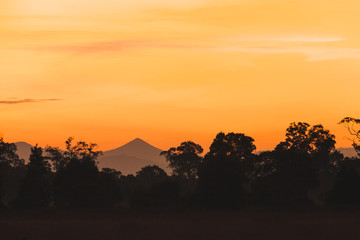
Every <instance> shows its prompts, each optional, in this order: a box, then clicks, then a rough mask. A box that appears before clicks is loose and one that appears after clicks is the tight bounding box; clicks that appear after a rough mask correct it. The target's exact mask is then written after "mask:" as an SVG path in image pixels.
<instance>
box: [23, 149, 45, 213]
mask: <svg viewBox="0 0 360 240" xmlns="http://www.w3.org/2000/svg"><path fill="white" fill-rule="evenodd" d="M50 172H51V169H50V164H49V162H48V161H47V159H46V158H45V157H44V156H43V149H42V148H41V147H38V146H37V145H36V146H35V147H33V148H31V155H30V159H29V163H28V165H27V173H26V176H25V179H24V180H23V184H22V185H21V187H20V192H19V196H18V199H17V203H18V204H19V205H20V206H21V207H25V208H39V207H47V206H48V204H49V203H50V197H51V195H50V183H49V180H50Z"/></svg>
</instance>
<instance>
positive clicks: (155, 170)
mask: <svg viewBox="0 0 360 240" xmlns="http://www.w3.org/2000/svg"><path fill="white" fill-rule="evenodd" d="M136 177H137V178H139V179H140V180H141V181H143V182H145V183H146V184H149V185H151V184H153V183H155V182H159V181H162V180H164V179H166V178H167V177H168V175H167V174H166V172H165V171H164V170H163V169H161V168H160V167H158V166H156V165H153V166H150V165H149V166H145V167H143V168H141V170H140V171H138V172H137V173H136Z"/></svg>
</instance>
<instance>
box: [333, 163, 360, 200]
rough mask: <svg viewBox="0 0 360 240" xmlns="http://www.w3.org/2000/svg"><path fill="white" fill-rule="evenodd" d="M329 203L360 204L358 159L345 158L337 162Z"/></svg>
mask: <svg viewBox="0 0 360 240" xmlns="http://www.w3.org/2000/svg"><path fill="white" fill-rule="evenodd" d="M328 200H329V202H330V203H338V204H360V159H358V158H346V159H345V160H343V161H341V162H340V163H339V170H338V172H337V174H336V181H335V183H334V186H333V189H332V191H331V192H330V196H329V199H328Z"/></svg>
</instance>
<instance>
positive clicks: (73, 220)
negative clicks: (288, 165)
mask: <svg viewBox="0 0 360 240" xmlns="http://www.w3.org/2000/svg"><path fill="white" fill-rule="evenodd" d="M359 220H360V213H358V212H349V211H347V212H321V213H320V212H317V213H299V212H296V213H293V212H292V213H287V212H272V213H249V212H236V213H231V212H205V213H204V212H202V213H161V214H150V213H147V214H138V213H132V214H129V213H126V214H111V215H106V216H105V215H101V216H99V215H98V216H96V215H91V214H87V216H84V215H83V216H81V217H80V216H76V217H74V216H72V217H70V216H69V215H66V216H65V215H63V216H61V217H60V216H56V217H54V216H47V217H44V216H42V217H39V216H38V217H31V218H30V217H23V216H22V217H2V218H1V219H0V239H1V240H7V239H9V240H10V239H14V240H50V239H51V240H73V239H74V240H75V239H76V240H81V239H86V240H100V239H106V240H112V239H132V240H137V239H139V240H140V239H141V240H144V239H156V240H162V239H167V240H177V239H186V240H191V239H207V240H211V239H214V240H215V239H216V240H223V239H276V240H279V239H286V240H290V239H307V240H308V239H316V240H322V239H325V240H331V239H359V238H360V235H359V234H360V227H359Z"/></svg>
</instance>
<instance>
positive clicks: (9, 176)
mask: <svg viewBox="0 0 360 240" xmlns="http://www.w3.org/2000/svg"><path fill="white" fill-rule="evenodd" d="M16 150H17V149H16V145H15V144H14V143H7V142H5V141H4V139H3V138H0V205H1V203H4V204H7V203H9V202H10V201H12V200H13V199H15V198H16V197H17V195H18V188H19V185H20V184H21V180H22V178H23V177H24V175H25V164H24V160H23V159H20V158H19V156H18V155H17V154H16Z"/></svg>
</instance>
